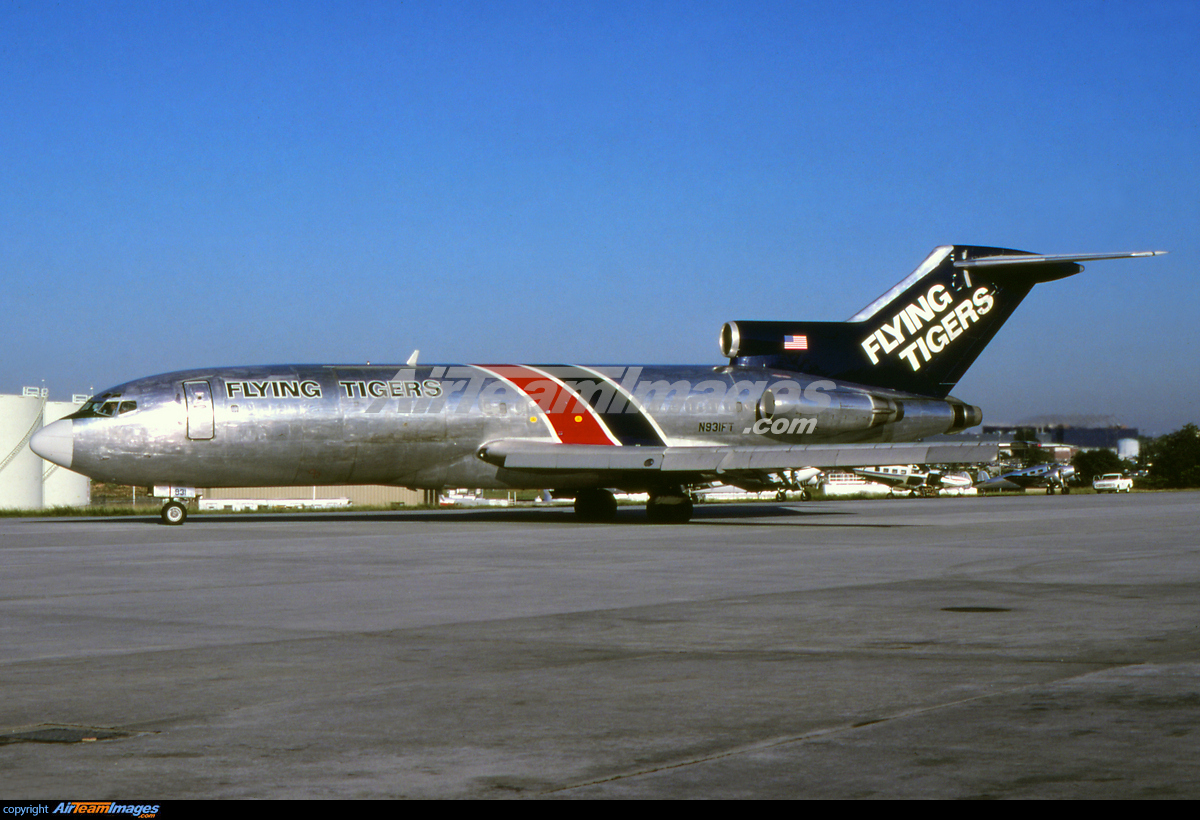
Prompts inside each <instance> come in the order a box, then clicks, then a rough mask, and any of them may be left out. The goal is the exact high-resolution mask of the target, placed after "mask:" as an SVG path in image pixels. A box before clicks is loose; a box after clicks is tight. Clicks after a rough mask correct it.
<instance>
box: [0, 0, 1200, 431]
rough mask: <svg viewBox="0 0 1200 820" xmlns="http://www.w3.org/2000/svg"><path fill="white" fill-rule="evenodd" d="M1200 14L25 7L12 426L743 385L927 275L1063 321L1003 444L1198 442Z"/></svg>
mask: <svg viewBox="0 0 1200 820" xmlns="http://www.w3.org/2000/svg"><path fill="white" fill-rule="evenodd" d="M1198 43H1200V3H1196V2H1194V1H1193V0H1186V1H1185V2H1143V3H1116V2H1036V3H1017V2H999V3H987V2H961V3H951V2H935V3H893V2H888V3H857V4H833V3H804V2H784V3H758V4H754V3H745V2H740V3H739V2H729V3H709V2H686V3H683V2H678V3H646V2H639V3H620V2H612V1H611V0H609V1H607V2H603V3H587V2H567V3H563V2H548V3H538V2H520V3H487V2H472V3H403V4H401V3H395V2H391V3H388V2H383V3H350V2H342V3H302V2H287V3H284V2H280V3H242V4H231V3H184V2H180V3H150V2H146V3H130V2H125V3H123V2H110V3H90V2H78V3H73V2H66V3H60V4H48V3H12V2H5V3H3V5H0V95H2V98H3V99H4V100H5V116H4V117H3V118H0V155H2V156H3V157H4V163H3V166H2V167H3V185H2V186H0V321H2V323H3V324H2V326H3V330H2V331H0V333H2V334H3V335H2V336H0V339H3V343H4V348H5V350H4V355H3V357H2V358H0V393H12V392H17V391H19V389H20V387H21V386H22V385H26V384H40V383H42V382H43V381H44V382H45V384H46V385H47V386H48V387H49V388H50V390H51V396H52V398H66V397H68V396H69V395H70V394H71V393H77V392H88V390H89V389H91V388H95V389H97V390H98V389H101V388H103V387H106V386H109V385H111V384H115V383H118V382H121V381H126V380H129V379H132V378H136V377H139V376H144V375H149V374H152V373H157V372H163V371H168V370H177V369H183V368H188V367H203V366H210V365H225V364H251V363H274V362H358V361H367V360H370V361H373V362H385V361H403V360H404V359H405V358H407V357H408V355H409V353H411V351H412V350H413V348H420V349H421V351H422V353H421V358H422V361H425V362H434V361H437V362H457V361H530V362H546V361H578V362H586V363H681V364H682V363H714V364H716V363H719V362H720V361H721V359H720V355H719V352H718V350H717V344H716V337H717V331H718V329H719V328H720V326H721V323H723V322H725V321H727V320H731V319H812V320H841V319H845V318H847V317H848V316H850V315H851V314H853V313H855V312H856V311H857V310H858V309H859V308H861V307H862V306H863V305H865V304H866V303H868V302H869V301H871V300H872V299H873V298H874V297H876V296H877V295H879V294H880V293H881V292H883V291H884V290H885V289H886V288H888V287H889V286H890V285H892V284H893V283H895V282H896V281H898V280H899V279H900V278H901V277H903V276H904V275H906V274H907V273H908V272H909V271H911V270H912V269H913V268H914V267H915V266H916V265H917V264H918V263H919V262H920V261H921V260H922V259H923V258H924V257H925V255H926V254H927V253H928V252H929V251H930V250H931V249H932V248H933V247H934V246H935V245H939V244H948V243H954V242H958V243H974V244H985V245H1000V246H1005V247H1013V248H1021V249H1026V250H1033V251H1039V252H1044V253H1068V252H1087V251H1113V250H1149V249H1163V250H1169V251H1170V252H1171V253H1170V255H1168V256H1166V257H1160V258H1156V259H1149V260H1130V261H1119V262H1098V263H1094V264H1092V265H1089V266H1088V270H1087V271H1086V272H1085V273H1084V274H1082V275H1080V276H1076V277H1073V278H1071V279H1067V280H1064V281H1060V282H1055V283H1050V284H1048V285H1044V286H1039V287H1038V288H1037V289H1036V290H1035V291H1034V293H1033V294H1032V295H1031V297H1030V298H1029V299H1028V300H1027V301H1026V303H1025V304H1024V305H1023V306H1022V308H1021V309H1020V310H1019V311H1018V312H1017V314H1016V315H1015V316H1014V317H1013V318H1012V319H1011V320H1010V322H1009V323H1008V324H1007V325H1006V326H1005V328H1004V330H1003V331H1001V334H1000V335H999V336H998V337H997V338H996V340H994V341H993V342H992V344H991V345H990V346H989V348H988V349H987V351H986V352H985V353H984V354H983V356H982V357H981V358H980V359H979V361H978V362H977V363H976V364H975V365H974V367H973V368H972V369H971V371H970V372H968V374H967V376H966V377H965V378H964V379H963V381H962V382H961V383H960V384H959V386H958V389H957V390H956V391H955V394H956V395H958V396H960V397H961V398H963V399H965V400H967V401H970V402H972V403H976V404H979V405H981V406H982V407H983V408H984V413H985V418H987V419H989V420H995V421H1015V420H1018V419H1020V418H1023V417H1025V416H1029V415H1033V414H1037V413H1049V412H1062V413H1114V414H1117V415H1118V416H1120V417H1121V418H1122V419H1124V420H1125V421H1126V423H1128V424H1130V425H1134V426H1138V427H1141V428H1142V429H1143V430H1144V431H1154V432H1167V431H1169V430H1172V429H1175V428H1177V427H1178V426H1180V425H1181V424H1183V423H1185V422H1188V421H1197V422H1200V352H1198V351H1200V329H1198V325H1200V322H1198V321H1197V320H1198V318H1200V316H1198V314H1200V310H1198V308H1200V298H1198V296H1200V288H1198V285H1197V280H1196V276H1195V268H1196V265H1195V262H1196V255H1197V251H1198V250H1200V249H1198V247H1197V241H1196V228H1197V226H1200V150H1198V149H1200V129H1198V125H1200V45H1198Z"/></svg>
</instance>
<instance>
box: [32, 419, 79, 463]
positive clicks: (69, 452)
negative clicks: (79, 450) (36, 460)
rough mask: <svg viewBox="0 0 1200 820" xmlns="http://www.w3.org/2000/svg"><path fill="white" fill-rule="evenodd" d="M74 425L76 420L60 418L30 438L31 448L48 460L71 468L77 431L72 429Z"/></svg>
mask: <svg viewBox="0 0 1200 820" xmlns="http://www.w3.org/2000/svg"><path fill="white" fill-rule="evenodd" d="M74 426H75V422H73V421H71V420H70V419H59V420H58V421H55V422H51V423H50V424H47V425H46V426H45V427H43V428H42V429H41V430H38V431H37V432H36V433H34V434H33V438H31V439H29V449H30V450H33V451H34V452H35V453H37V454H38V455H39V456H41V457H42V458H44V459H46V461H52V462H54V463H55V464H57V465H58V466H59V467H66V468H68V469H70V467H71V459H72V458H74V456H75V431H74V430H73V429H72V428H73V427H74Z"/></svg>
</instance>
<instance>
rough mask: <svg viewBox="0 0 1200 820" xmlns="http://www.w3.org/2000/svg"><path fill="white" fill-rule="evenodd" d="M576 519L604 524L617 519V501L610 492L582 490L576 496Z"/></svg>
mask: <svg viewBox="0 0 1200 820" xmlns="http://www.w3.org/2000/svg"><path fill="white" fill-rule="evenodd" d="M575 517H576V518H578V519H579V520H580V521H586V522H588V523H591V524H604V523H607V522H609V521H612V520H613V519H614V518H616V517H617V499H616V498H614V497H613V494H612V493H610V492H609V491H608V490H580V491H579V494H578V495H576V496H575Z"/></svg>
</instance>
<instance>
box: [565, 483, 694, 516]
mask: <svg viewBox="0 0 1200 820" xmlns="http://www.w3.org/2000/svg"><path fill="white" fill-rule="evenodd" d="M692 510H693V506H692V497H691V496H690V495H687V494H686V493H684V492H683V491H682V490H677V491H674V492H667V493H652V494H651V495H650V500H649V501H647V502H646V517H647V518H649V519H650V523H651V524H684V523H686V522H687V521H689V520H690V519H691V517H692ZM575 517H576V518H578V519H579V520H580V521H586V522H588V523H593V524H606V523H608V522H610V521H613V520H614V519H615V518H616V517H617V500H616V498H614V497H613V494H612V493H611V492H609V491H608V490H596V489H592V490H580V491H579V492H578V493H576V494H575Z"/></svg>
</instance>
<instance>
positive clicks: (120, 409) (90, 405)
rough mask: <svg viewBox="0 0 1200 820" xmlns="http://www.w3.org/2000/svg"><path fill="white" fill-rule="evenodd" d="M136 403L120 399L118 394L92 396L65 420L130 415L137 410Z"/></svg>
mask: <svg viewBox="0 0 1200 820" xmlns="http://www.w3.org/2000/svg"><path fill="white" fill-rule="evenodd" d="M137 406H138V405H137V402H136V401H133V400H132V399H122V398H121V395H120V394H119V393H101V394H100V395H99V396H93V397H92V398H90V399H88V400H87V402H86V403H85V404H84V405H83V407H80V408H79V409H78V410H76V411H75V412H74V413H72V414H71V415H69V416H67V418H71V419H88V418H97V417H99V418H110V417H112V416H123V415H125V414H126V413H132V412H133V411H134V410H137Z"/></svg>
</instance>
